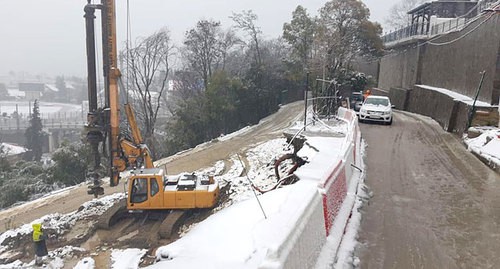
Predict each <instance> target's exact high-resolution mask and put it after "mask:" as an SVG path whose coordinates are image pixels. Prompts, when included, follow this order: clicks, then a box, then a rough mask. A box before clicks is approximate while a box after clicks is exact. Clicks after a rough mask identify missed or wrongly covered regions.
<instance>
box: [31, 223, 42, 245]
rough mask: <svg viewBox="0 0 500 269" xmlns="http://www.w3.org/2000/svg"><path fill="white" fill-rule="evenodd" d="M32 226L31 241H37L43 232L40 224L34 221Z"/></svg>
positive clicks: (40, 238)
mask: <svg viewBox="0 0 500 269" xmlns="http://www.w3.org/2000/svg"><path fill="white" fill-rule="evenodd" d="M32 226H33V241H34V242H38V241H40V240H42V236H43V232H42V224H40V223H35V224H33V225H32Z"/></svg>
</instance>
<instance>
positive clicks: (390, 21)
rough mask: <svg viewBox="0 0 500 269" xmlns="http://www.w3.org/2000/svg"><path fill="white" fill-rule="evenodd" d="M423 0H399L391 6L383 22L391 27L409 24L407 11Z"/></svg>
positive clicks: (423, 0)
mask: <svg viewBox="0 0 500 269" xmlns="http://www.w3.org/2000/svg"><path fill="white" fill-rule="evenodd" d="M424 2H425V0H401V1H400V2H399V3H397V4H395V5H394V6H392V7H391V9H390V12H389V16H388V17H387V18H386V20H385V22H386V23H387V25H389V26H390V27H392V28H401V27H404V26H407V25H408V24H410V17H409V16H408V11H410V10H412V9H413V8H415V7H417V6H419V5H421V4H423V3H424Z"/></svg>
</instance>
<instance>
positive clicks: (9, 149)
mask: <svg viewBox="0 0 500 269" xmlns="http://www.w3.org/2000/svg"><path fill="white" fill-rule="evenodd" d="M0 148H1V149H2V151H3V153H4V154H6V155H7V156H10V155H17V154H21V153H25V152H26V148H25V147H21V146H18V145H14V144H8V143H2V144H1V146H0Z"/></svg>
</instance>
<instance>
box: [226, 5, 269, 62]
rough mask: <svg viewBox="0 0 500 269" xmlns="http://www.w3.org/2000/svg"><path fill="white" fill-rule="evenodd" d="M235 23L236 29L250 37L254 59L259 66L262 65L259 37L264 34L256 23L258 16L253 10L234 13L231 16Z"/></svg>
mask: <svg viewBox="0 0 500 269" xmlns="http://www.w3.org/2000/svg"><path fill="white" fill-rule="evenodd" d="M229 18H231V19H232V20H233V21H234V22H235V23H236V28H238V29H240V30H243V31H244V32H246V33H247V35H249V36H250V39H251V43H252V45H251V46H250V47H251V48H252V47H253V49H254V59H255V63H256V64H257V65H261V64H262V56H261V51H260V48H259V36H260V34H261V33H262V31H261V30H260V27H258V26H256V25H255V21H257V19H258V17H257V14H255V13H253V11H252V10H243V11H242V12H241V13H234V12H233V15H232V16H230V17H229Z"/></svg>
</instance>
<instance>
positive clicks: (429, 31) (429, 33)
mask: <svg viewBox="0 0 500 269" xmlns="http://www.w3.org/2000/svg"><path fill="white" fill-rule="evenodd" d="M499 4H500V1H496V0H483V1H479V3H478V4H477V5H476V6H475V7H474V8H473V9H471V10H470V11H469V12H468V13H467V14H465V15H464V16H462V17H459V18H452V19H449V20H447V21H445V22H442V23H437V24H433V25H429V22H426V23H418V24H413V25H408V26H406V27H404V28H401V29H398V30H394V31H392V32H390V33H389V34H386V35H384V36H382V41H383V42H384V43H390V42H395V41H400V40H404V39H409V38H412V37H418V36H426V37H427V38H430V37H433V36H435V35H440V34H445V33H449V32H453V31H460V30H462V29H464V28H465V27H466V26H467V25H468V24H469V23H470V22H471V21H473V20H476V19H477V18H478V17H479V16H480V15H481V13H482V12H483V11H484V10H485V9H488V8H491V7H492V6H496V5H499ZM474 12H475V13H476V15H475V16H474V15H472V13H474Z"/></svg>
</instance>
